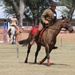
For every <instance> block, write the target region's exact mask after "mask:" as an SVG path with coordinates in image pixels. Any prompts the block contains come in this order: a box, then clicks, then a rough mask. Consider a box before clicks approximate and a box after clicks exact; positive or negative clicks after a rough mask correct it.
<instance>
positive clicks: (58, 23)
mask: <svg viewBox="0 0 75 75" xmlns="http://www.w3.org/2000/svg"><path fill="white" fill-rule="evenodd" d="M62 22H63V20H58V21H57V22H56V23H55V24H53V25H52V26H50V27H49V28H50V29H58V28H59V27H61V24H62Z"/></svg>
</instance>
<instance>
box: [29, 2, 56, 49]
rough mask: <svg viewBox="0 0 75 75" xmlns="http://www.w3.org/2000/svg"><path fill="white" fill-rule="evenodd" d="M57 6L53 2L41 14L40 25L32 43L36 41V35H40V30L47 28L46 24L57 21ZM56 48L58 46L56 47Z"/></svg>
mask: <svg viewBox="0 0 75 75" xmlns="http://www.w3.org/2000/svg"><path fill="white" fill-rule="evenodd" d="M56 6H57V3H55V2H53V3H52V4H51V8H47V9H46V10H45V11H44V12H43V13H42V15H41V21H40V23H39V27H38V30H37V32H36V33H35V34H34V36H33V39H32V41H31V42H30V44H31V45H32V44H33V43H34V41H35V40H36V37H38V35H39V33H40V31H41V30H42V29H43V28H45V27H46V26H49V25H50V26H52V25H53V24H54V23H55V22H56V15H57V14H56V11H55V9H56ZM55 48H56V47H55Z"/></svg>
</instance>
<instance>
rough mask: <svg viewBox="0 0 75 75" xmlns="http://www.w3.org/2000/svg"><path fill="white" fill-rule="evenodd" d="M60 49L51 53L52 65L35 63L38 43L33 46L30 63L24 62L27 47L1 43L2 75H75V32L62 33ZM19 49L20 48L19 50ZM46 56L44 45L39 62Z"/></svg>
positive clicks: (0, 60) (58, 38) (58, 42)
mask: <svg viewBox="0 0 75 75" xmlns="http://www.w3.org/2000/svg"><path fill="white" fill-rule="evenodd" d="M56 46H58V49H56V50H53V51H52V52H51V54H50V60H51V66H49V67H47V66H46V63H47V61H45V62H44V63H43V64H41V65H39V64H33V62H34V56H35V50H36V44H34V45H33V46H32V49H31V53H30V55H29V60H28V63H27V64H26V63H24V60H25V57H26V52H27V47H22V46H20V45H17V44H16V45H11V44H8V43H7V44H0V75H74V74H75V34H60V35H58V37H57V44H56ZM17 49H18V50H17ZM44 56H45V50H44V47H42V48H41V51H40V52H39V55H38V60H37V61H38V63H39V61H40V60H41V59H42V58H43V57H44Z"/></svg>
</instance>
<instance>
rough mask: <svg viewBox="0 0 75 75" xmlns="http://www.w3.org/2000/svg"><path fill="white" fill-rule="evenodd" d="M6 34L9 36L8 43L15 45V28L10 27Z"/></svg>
mask: <svg viewBox="0 0 75 75" xmlns="http://www.w3.org/2000/svg"><path fill="white" fill-rule="evenodd" d="M7 33H8V36H9V43H11V44H15V43H16V29H15V27H13V26H10V28H9V29H8V32H7Z"/></svg>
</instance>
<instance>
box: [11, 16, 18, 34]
mask: <svg viewBox="0 0 75 75" xmlns="http://www.w3.org/2000/svg"><path fill="white" fill-rule="evenodd" d="M10 20H11V26H13V27H15V29H16V31H17V32H16V34H17V33H19V27H18V26H17V24H18V20H17V18H16V16H15V15H13V17H12V18H11V19H10Z"/></svg>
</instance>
